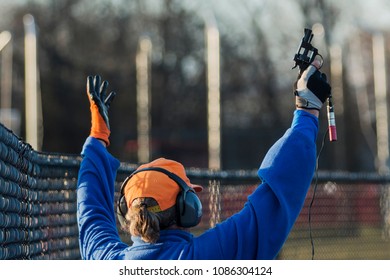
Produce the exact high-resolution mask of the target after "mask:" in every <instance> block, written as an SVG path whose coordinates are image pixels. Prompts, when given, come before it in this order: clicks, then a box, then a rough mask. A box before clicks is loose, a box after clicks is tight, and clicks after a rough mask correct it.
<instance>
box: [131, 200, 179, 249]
mask: <svg viewBox="0 0 390 280" xmlns="http://www.w3.org/2000/svg"><path fill="white" fill-rule="evenodd" d="M156 205H157V202H156V201H155V200H154V199H153V198H138V199H135V200H134V201H133V203H132V205H131V207H130V208H129V211H128V213H127V220H128V222H129V224H130V225H129V227H128V229H129V231H130V234H131V235H133V236H140V237H141V239H142V240H143V241H145V242H148V243H156V242H157V240H158V239H159V237H160V229H164V228H167V227H168V226H170V225H172V224H175V223H176V222H175V206H173V207H171V208H169V209H167V210H165V211H161V212H157V213H155V212H153V211H150V210H148V207H152V206H156Z"/></svg>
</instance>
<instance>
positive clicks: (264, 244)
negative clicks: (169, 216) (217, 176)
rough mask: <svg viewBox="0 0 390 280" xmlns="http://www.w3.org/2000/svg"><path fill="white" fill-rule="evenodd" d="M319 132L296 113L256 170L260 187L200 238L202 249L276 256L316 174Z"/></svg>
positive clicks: (224, 254) (231, 255)
mask: <svg viewBox="0 0 390 280" xmlns="http://www.w3.org/2000/svg"><path fill="white" fill-rule="evenodd" d="M317 132H318V119H317V118H316V117H315V116H313V115H311V114H309V113H307V112H305V111H302V110H297V111H295V112H294V119H293V122H292V125H291V127H290V128H289V129H288V130H287V131H286V133H285V134H284V135H283V136H282V137H281V138H280V139H279V140H278V141H277V142H276V143H275V144H274V145H273V146H272V147H271V148H270V150H269V151H268V153H267V154H266V156H265V158H264V160H263V162H262V164H261V166H260V168H259V170H258V175H259V177H260V179H261V181H262V183H261V184H260V185H259V186H258V187H257V188H256V190H255V191H254V192H253V193H252V194H251V195H250V196H249V197H248V201H247V202H246V204H245V205H244V208H243V209H242V210H241V211H240V212H239V213H237V214H235V215H233V216H232V217H230V218H229V219H227V220H225V221H224V222H222V223H221V224H219V225H217V226H216V227H215V228H214V229H211V230H209V231H208V232H206V233H205V234H204V236H200V238H199V242H200V243H203V245H202V246H204V244H205V243H206V242H207V243H209V244H208V245H207V246H208V248H210V249H209V251H214V255H208V256H206V257H207V258H220V259H274V258H275V257H276V256H277V254H278V252H279V251H280V249H281V247H282V246H283V244H284V242H285V241H286V239H287V237H288V234H289V233H290V231H291V229H292V226H293V225H294V223H295V221H296V218H297V217H298V215H299V213H300V211H301V209H302V207H303V203H304V200H305V197H306V194H307V191H308V189H309V187H310V184H311V181H312V178H313V175H314V170H315V164H316V145H315V142H316V137H317ZM208 240H212V241H210V242H209V241H208ZM211 248H212V249H211ZM199 254H202V253H200V252H199ZM218 254H219V256H218ZM203 257H204V256H200V258H203Z"/></svg>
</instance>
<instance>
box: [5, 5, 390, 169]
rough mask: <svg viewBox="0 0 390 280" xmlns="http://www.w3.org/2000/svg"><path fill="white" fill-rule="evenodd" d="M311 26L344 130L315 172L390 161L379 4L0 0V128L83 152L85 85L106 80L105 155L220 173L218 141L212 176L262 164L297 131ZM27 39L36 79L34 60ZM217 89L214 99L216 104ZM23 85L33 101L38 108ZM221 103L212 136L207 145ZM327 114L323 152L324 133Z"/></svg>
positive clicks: (383, 19)
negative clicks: (299, 55)
mask: <svg viewBox="0 0 390 280" xmlns="http://www.w3.org/2000/svg"><path fill="white" fill-rule="evenodd" d="M304 28H310V29H312V30H313V33H314V39H313V41H312V43H313V45H314V46H315V47H317V48H318V50H319V52H320V53H321V54H322V56H323V58H324V65H323V68H322V70H323V72H325V73H326V74H327V76H328V78H329V80H330V82H331V84H332V89H333V97H334V107H335V113H336V123H337V129H338V141H337V142H335V143H329V141H327V140H325V146H324V151H323V152H322V156H321V159H320V168H321V169H323V170H348V171H357V172H359V171H377V170H380V169H381V168H382V167H386V166H387V164H388V132H387V131H388V125H387V119H388V118H387V102H388V101H387V97H386V94H387V89H388V85H387V80H388V76H389V74H388V72H386V68H387V67H388V65H389V59H388V54H389V51H390V44H389V43H388V42H389V40H390V37H389V30H390V2H388V1H385V0H373V1H358V0H354V1H352V0H344V1H336V0H320V1H309V0H294V1H292V0H290V1H288V0H283V1H282V0H272V1H271V0H250V1H249V0H248V1H232V0H230V1H227V0H225V1H222V0H214V1H206V0H201V1H187V0H180V1H179V0H142V1H141V0H133V1H127V0H115V1H114V0H112V1H107V0H95V1H86V0H30V1H28V0H1V2H0V32H1V43H0V48H1V59H2V60H1V66H0V71H1V73H0V74H1V96H2V99H1V118H2V123H3V124H8V125H6V126H7V127H9V128H11V129H12V130H13V131H14V132H15V133H16V134H17V135H19V136H20V137H22V138H23V139H26V141H27V142H28V143H30V142H31V141H29V138H28V136H27V134H28V131H27V130H28V128H26V127H28V123H29V122H31V120H32V121H33V124H34V123H35V125H36V128H35V129H36V136H37V139H36V140H34V141H36V143H35V144H34V145H33V147H34V148H35V149H36V150H38V151H44V152H55V153H57V152H58V153H69V154H78V153H79V152H80V151H81V147H82V145H83V142H84V140H85V138H86V137H87V136H88V134H89V129H90V113H89V104H88V99H87V96H86V92H85V85H86V77H87V75H94V74H100V75H101V76H102V77H103V79H105V80H108V81H109V83H110V89H111V90H114V91H116V92H117V93H118V94H117V97H116V99H115V101H114V102H113V104H112V107H111V110H110V124H111V131H112V133H111V146H110V151H111V152H112V153H113V154H114V155H115V156H116V157H118V158H119V159H120V160H121V161H126V162H134V163H136V162H140V161H145V160H147V159H153V158H156V157H160V156H163V157H167V158H172V159H175V160H178V161H181V162H182V163H183V164H184V165H185V166H189V167H191V166H194V167H201V168H204V167H206V168H207V167H213V166H212V164H211V163H210V161H209V155H210V153H211V152H212V148H211V149H210V147H211V146H213V143H214V144H217V146H218V147H217V148H216V149H217V154H218V153H219V157H220V162H219V164H217V165H216V167H217V168H221V169H252V168H253V169H256V168H257V167H258V165H259V163H260V161H261V159H262V158H263V157H264V155H265V153H266V151H267V150H268V148H269V147H270V146H271V145H272V144H273V143H274V141H275V140H276V139H278V138H279V137H280V136H281V135H282V134H283V133H284V131H285V130H286V129H287V128H288V126H289V125H290V122H291V119H292V112H293V110H294V96H293V92H292V85H293V83H294V81H295V79H296V77H297V74H298V73H297V71H298V70H297V69H294V70H292V67H293V66H294V62H293V57H294V54H295V52H296V51H297V47H298V45H299V43H300V41H301V39H302V37H303V30H304ZM31 34H34V35H35V36H36V37H35V38H36V44H35V46H36V53H35V54H36V65H37V66H36V69H37V72H36V73H35V76H34V74H33V75H32V77H31V76H28V74H27V69H28V67H31V66H27V64H26V63H27V59H28V58H27V52H28V50H33V47H31V46H32V45H33V46H34V41H33V43H32V45H31V42H30V41H28V39H26V38H28V37H29V36H30V35H31ZM213 34H214V35H213ZM209 36H211V37H209ZM213 36H214V37H213ZM212 38H214V41H213V39H212ZM212 42H214V45H213V44H212ZM213 51H214V52H213ZM208 54H209V55H210V54H211V59H210V58H207V55H208ZM137 57H138V59H137ZM143 58H144V60H142V59H143ZM213 58H214V59H217V60H216V61H214V63H215V67H214V68H212V67H210V65H211V66H212V59H213ZM137 61H138V62H137ZM142 61H143V62H142ZM33 68H34V67H33ZM212 71H214V72H212ZM210 73H214V78H212V77H211V76H209V74H210ZM145 75H146V78H145ZM28 77H30V78H31V79H32V81H36V83H34V82H31V81H29V80H28V79H29V78H28ZM212 79H214V84H212V81H213V80H212ZM213 86H214V91H216V92H217V94H218V95H217V98H216V99H215V100H214V102H216V103H213V104H211V105H210V107H208V106H209V102H208V100H209V93H210V92H212V89H213ZM29 87H34V89H35V92H34V91H33V93H34V94H35V95H34V96H37V99H36V100H37V104H36V106H35V108H37V109H36V111H35V112H33V113H30V111H29V110H30V109H29V107H28V106H29V105H31V102H35V101H31V100H29V98H30V96H29V95H28V94H29V91H30V89H29ZM140 92H146V93H145V94H146V95H145V96H146V97H148V98H147V101H148V103H147V104H146V105H145V104H144V105H142V104H143V103H142V100H140V99H138V98H140V97H139V94H140ZM137 96H138V97H137ZM145 96H144V97H145ZM215 104H216V105H215ZM142 106H146V107H142ZM137 108H141V109H142V108H144V109H142V110H137ZM145 108H146V109H145ZM213 108H214V109H215V108H217V109H216V112H215V113H216V116H217V118H216V119H215V122H216V125H215V127H214V132H216V137H217V138H212V139H211V140H210V141H211V143H209V140H208V139H209V135H210V133H212V131H213V129H212V128H210V125H211V126H212V124H210V118H209V117H208V116H209V114H210V112H211V113H212V112H213ZM322 114H323V115H322V116H321V125H320V133H319V137H318V141H319V145H318V146H320V142H321V141H322V139H323V136H324V135H325V132H326V128H327V124H326V122H327V118H326V111H325V110H324V111H323V112H322ZM142 121H144V123H142ZM142 128H144V129H143V130H142ZM215 129H217V131H215ZM141 134H142V135H141ZM141 136H142V137H144V138H142V137H141ZM219 136H220V139H219V138H218V137H219ZM145 137H146V138H145ZM213 139H214V140H213ZM145 141H146V142H147V144H148V145H146V147H145ZM213 141H214V142H213ZM142 147H143V148H144V149H146V154H144V155H140V153H139V151H140V149H141V148H142ZM141 157H142V158H141Z"/></svg>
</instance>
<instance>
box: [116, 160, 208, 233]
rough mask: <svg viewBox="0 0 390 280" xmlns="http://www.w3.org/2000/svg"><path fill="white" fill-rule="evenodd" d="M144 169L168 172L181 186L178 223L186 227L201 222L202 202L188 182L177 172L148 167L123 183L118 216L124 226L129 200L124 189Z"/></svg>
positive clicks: (178, 202)
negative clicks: (127, 200)
mask: <svg viewBox="0 0 390 280" xmlns="http://www.w3.org/2000/svg"><path fill="white" fill-rule="evenodd" d="M144 171H157V172H161V173H164V174H166V175H167V176H168V177H169V178H170V179H172V180H173V181H175V182H176V183H177V185H178V186H179V187H180V192H179V194H178V195H177V197H176V216H177V221H176V222H177V225H178V226H181V227H185V228H189V227H194V226H196V225H197V224H199V222H200V219H201V218H202V203H201V201H200V200H199V197H198V196H197V195H196V194H195V191H194V190H193V189H192V188H191V187H190V186H188V185H187V183H186V182H184V180H183V179H182V178H180V177H179V176H177V175H176V174H174V173H172V172H170V171H168V170H166V169H164V168H160V167H148V168H143V169H139V170H136V171H134V172H133V173H132V174H131V175H130V176H129V177H127V178H126V179H125V180H124V182H123V183H122V186H121V190H120V197H119V200H118V203H117V210H116V212H117V217H118V221H119V223H120V224H121V225H122V226H124V225H125V221H126V213H127V210H128V209H127V202H126V199H125V194H124V189H125V186H126V184H127V182H128V181H129V180H130V179H131V178H132V177H133V176H134V175H135V174H137V173H139V172H144Z"/></svg>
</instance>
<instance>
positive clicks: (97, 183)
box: [77, 137, 127, 259]
mask: <svg viewBox="0 0 390 280" xmlns="http://www.w3.org/2000/svg"><path fill="white" fill-rule="evenodd" d="M82 157H83V159H82V162H81V165H80V170H79V175H78V183H77V220H78V226H79V242H80V251H81V256H82V258H83V259H106V258H114V257H115V254H116V253H117V252H118V251H120V250H122V249H124V248H126V247H127V245H126V244H124V243H122V242H121V241H120V238H119V234H118V231H117V228H116V220H115V212H114V193H115V187H114V186H115V185H114V182H115V177H116V171H117V169H118V167H119V164H120V163H119V161H118V160H117V159H116V158H114V157H113V156H112V155H111V154H109V153H108V151H107V149H106V148H105V147H104V146H103V145H102V144H101V143H100V142H99V140H97V139H95V138H92V137H88V138H87V140H86V142H85V144H84V146H83V150H82Z"/></svg>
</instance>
